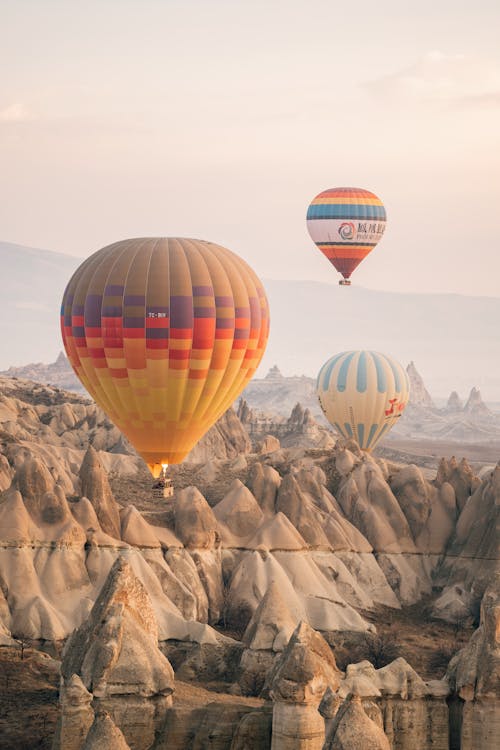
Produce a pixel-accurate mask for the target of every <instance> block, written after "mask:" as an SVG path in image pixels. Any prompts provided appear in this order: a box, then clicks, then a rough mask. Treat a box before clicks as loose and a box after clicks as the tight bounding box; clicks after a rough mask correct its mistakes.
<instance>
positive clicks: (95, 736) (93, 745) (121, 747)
mask: <svg viewBox="0 0 500 750" xmlns="http://www.w3.org/2000/svg"><path fill="white" fill-rule="evenodd" d="M82 750H130V747H129V745H127V742H126V741H125V737H124V736H123V734H122V733H121V732H120V730H119V729H118V727H117V726H115V724H114V723H113V721H112V719H111V718H110V716H109V714H108V713H107V712H106V711H102V710H101V711H98V712H97V713H96V717H95V719H94V723H93V724H92V726H91V728H90V731H89V733H88V735H87V739H86V740H85V743H84V745H83V748H82Z"/></svg>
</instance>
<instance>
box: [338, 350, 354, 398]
mask: <svg viewBox="0 0 500 750" xmlns="http://www.w3.org/2000/svg"><path fill="white" fill-rule="evenodd" d="M355 354H356V352H351V353H350V354H348V355H347V356H346V358H345V359H344V361H343V362H342V364H341V365H340V370H339V375H338V378H337V390H339V391H340V392H343V391H345V389H346V387H347V374H348V372H349V365H350V364H351V360H352V358H353V357H354V355H355Z"/></svg>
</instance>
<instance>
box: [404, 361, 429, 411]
mask: <svg viewBox="0 0 500 750" xmlns="http://www.w3.org/2000/svg"><path fill="white" fill-rule="evenodd" d="M406 372H407V373H408V378H409V380H410V404H412V405H415V406H423V407H425V408H427V409H433V408H435V407H434V401H433V400H432V398H431V396H430V395H429V392H428V391H427V388H426V387H425V385H424V381H423V379H422V376H421V375H420V373H419V372H418V370H417V368H416V367H415V363H414V362H410V364H409V365H408V367H407V368H406Z"/></svg>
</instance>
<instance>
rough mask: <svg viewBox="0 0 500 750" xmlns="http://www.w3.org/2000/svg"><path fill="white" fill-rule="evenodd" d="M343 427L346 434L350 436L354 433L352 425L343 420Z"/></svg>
mask: <svg viewBox="0 0 500 750" xmlns="http://www.w3.org/2000/svg"><path fill="white" fill-rule="evenodd" d="M344 427H345V431H346V432H347V434H348V436H349V437H350V438H352V437H354V434H353V431H352V427H351V425H350V424H349V422H344Z"/></svg>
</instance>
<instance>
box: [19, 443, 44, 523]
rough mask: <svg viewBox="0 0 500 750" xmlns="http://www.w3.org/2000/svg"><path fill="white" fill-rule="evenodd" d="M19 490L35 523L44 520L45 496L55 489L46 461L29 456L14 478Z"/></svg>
mask: <svg viewBox="0 0 500 750" xmlns="http://www.w3.org/2000/svg"><path fill="white" fill-rule="evenodd" d="M12 484H13V486H14V487H15V488H16V489H18V490H19V492H20V493H21V495H22V498H23V501H24V504H25V506H26V509H27V511H28V513H29V515H30V516H31V517H32V519H33V520H34V521H35V523H42V522H43V512H44V504H43V498H44V496H45V494H46V493H47V492H51V491H52V490H53V489H54V479H53V477H52V475H51V473H50V471H49V470H48V469H47V467H46V465H45V463H44V462H43V461H41V460H40V459H39V458H36V457H28V458H27V459H26V460H25V461H24V462H23V463H21V464H20V466H18V468H17V471H16V473H15V475H14V479H13V480H12Z"/></svg>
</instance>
